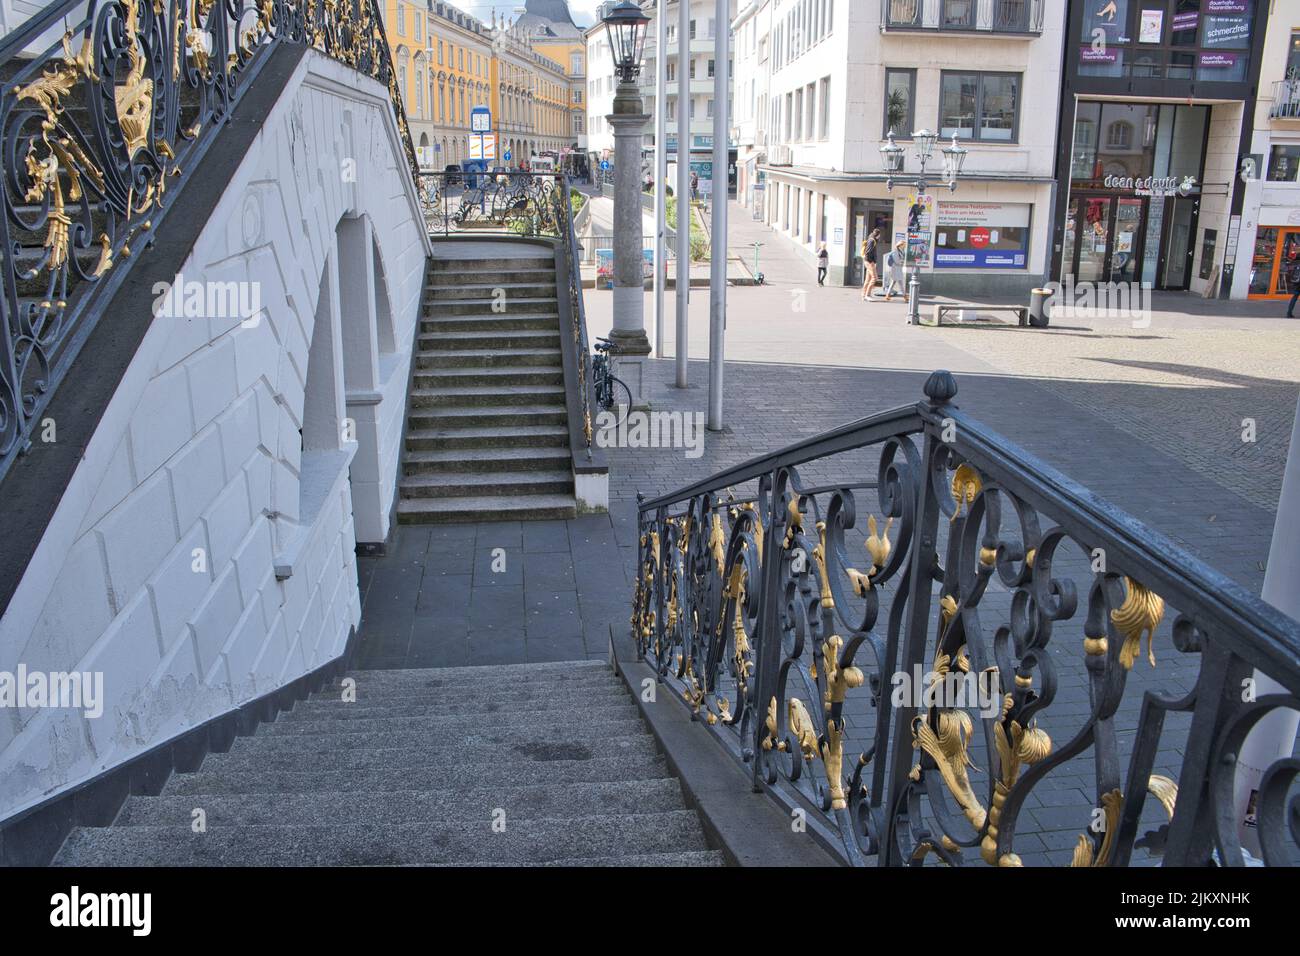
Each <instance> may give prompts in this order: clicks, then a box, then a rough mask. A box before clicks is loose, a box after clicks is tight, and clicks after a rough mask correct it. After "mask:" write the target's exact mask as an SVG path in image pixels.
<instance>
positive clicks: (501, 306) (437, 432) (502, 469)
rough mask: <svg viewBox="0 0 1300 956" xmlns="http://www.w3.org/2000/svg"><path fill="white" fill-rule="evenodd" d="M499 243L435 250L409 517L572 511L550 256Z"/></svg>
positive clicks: (418, 380) (415, 399)
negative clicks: (461, 253) (492, 247)
mask: <svg viewBox="0 0 1300 956" xmlns="http://www.w3.org/2000/svg"><path fill="white" fill-rule="evenodd" d="M492 245H493V246H495V250H493V249H489V248H485V244H474V243H456V244H452V245H450V246H447V247H446V250H450V251H446V250H444V249H440V250H439V252H438V253H437V254H436V255H435V257H434V258H432V259H431V260H430V261H429V267H428V279H427V283H426V286H425V303H424V313H423V315H422V316H421V318H420V336H419V341H418V343H417V353H416V360H415V361H416V368H415V378H414V385H413V389H412V392H411V400H410V404H409V410H408V414H409V423H408V430H407V435H406V448H405V456H404V458H403V465H402V476H401V479H400V483H399V500H398V505H397V515H398V520H399V521H401V522H404V523H410V524H422V523H431V522H443V521H490V520H498V519H527V518H539V519H540V518H571V517H573V516H574V515H575V514H576V513H577V507H576V503H575V499H574V490H573V469H572V458H571V453H570V448H569V432H568V426H567V421H568V416H567V412H566V408H565V404H564V396H565V392H564V369H563V366H562V364H561V362H562V359H561V355H560V344H561V339H560V318H559V311H558V303H557V301H556V283H555V259H554V257H553V255H549V254H546V250H545V249H543V248H542V247H540V246H529V245H524V244H522V243H493V244H492ZM458 251H460V252H463V253H464V257H459V256H457V255H455V253H456V252H458ZM506 253H510V254H506ZM494 256H495V258H494ZM485 257H486V258H485Z"/></svg>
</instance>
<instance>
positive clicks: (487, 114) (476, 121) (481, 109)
mask: <svg viewBox="0 0 1300 956" xmlns="http://www.w3.org/2000/svg"><path fill="white" fill-rule="evenodd" d="M469 131H470V132H471V133H490V132H492V111H491V110H490V109H488V108H487V107H486V106H476V107H474V108H473V109H472V110H470V111H469Z"/></svg>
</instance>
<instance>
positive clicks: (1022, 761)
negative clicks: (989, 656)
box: [980, 694, 1052, 866]
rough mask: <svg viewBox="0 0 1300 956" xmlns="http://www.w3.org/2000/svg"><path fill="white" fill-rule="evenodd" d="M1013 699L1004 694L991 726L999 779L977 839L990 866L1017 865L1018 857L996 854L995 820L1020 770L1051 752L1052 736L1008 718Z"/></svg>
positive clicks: (996, 828) (983, 857)
mask: <svg viewBox="0 0 1300 956" xmlns="http://www.w3.org/2000/svg"><path fill="white" fill-rule="evenodd" d="M1012 704H1013V698H1012V696H1011V695H1010V694H1007V695H1006V696H1005V697H1004V698H1003V702H1002V719H1001V720H999V721H998V722H997V723H996V724H995V725H994V727H993V744H994V747H995V748H996V749H997V752H998V779H997V781H996V782H995V783H994V786H993V801H992V803H991V804H990V805H989V812H988V824H989V828H988V831H987V832H986V833H985V834H984V838H983V840H982V841H981V842H980V857H981V858H982V859H983V860H984V862H985V863H987V864H989V866H993V865H994V864H996V865H998V866H1020V865H1021V864H1020V857H1019V856H1017V855H1016V854H1014V853H1004V854H1003V855H1002V857H1001V858H999V857H998V855H997V852H998V821H999V820H1000V819H1001V817H1002V806H1003V804H1005V803H1006V802H1007V794H1009V793H1010V792H1011V788H1012V787H1014V786H1015V785H1016V781H1017V780H1018V779H1020V769H1021V767H1022V766H1025V765H1028V764H1035V763H1038V762H1039V761H1040V760H1043V759H1045V758H1046V757H1047V756H1048V754H1050V753H1051V752H1052V738H1051V737H1049V736H1048V735H1047V733H1046V732H1045V731H1042V730H1039V729H1038V728H1037V727H1035V726H1032V725H1031V726H1030V727H1028V728H1026V727H1022V726H1021V725H1020V723H1019V722H1018V721H1015V720H1012V721H1008V720H1007V714H1008V713H1009V712H1010V710H1011V707H1012Z"/></svg>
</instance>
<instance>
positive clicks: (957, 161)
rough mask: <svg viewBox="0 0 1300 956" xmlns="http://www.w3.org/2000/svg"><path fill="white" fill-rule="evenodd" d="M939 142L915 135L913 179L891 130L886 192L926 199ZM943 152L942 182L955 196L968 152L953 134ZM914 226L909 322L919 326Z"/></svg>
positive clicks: (885, 155) (925, 133)
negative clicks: (901, 190)
mask: <svg viewBox="0 0 1300 956" xmlns="http://www.w3.org/2000/svg"><path fill="white" fill-rule="evenodd" d="M938 141H939V135H938V134H937V133H932V132H930V131H929V130H928V129H922V130H917V131H916V132H914V133H912V144H913V145H914V146H915V147H916V158H917V159H918V160H920V163H921V172H920V173H919V174H918V175H917V176H915V177H911V176H908V175H906V174H905V173H904V171H903V167H904V164H905V162H906V159H907V156H906V153H907V151H906V150H905V149H904V148H903V147H902V146H899V145H898V144H897V143H896V142H894V131H893V130H892V129H891V130H890V131H889V135H888V137H887V139H886V142H885V144H884V145H883V146H881V147H880V156H881V158H882V159H883V160H884V164H885V173H886V174H887V175H888V177H889V178H888V179H886V180H885V188H886V189H888V190H889V191H890V192H893V190H894V186H895V185H904V186H908V187H910V188H911V189H912V190H914V192H915V194H916V198H917V200H918V201H920V200H921V197H922V196H925V195H926V193H927V191H928V190H929V188H930V182H929V180H928V179H927V178H926V171H925V170H926V166H928V165H929V163H930V160H931V159H932V158H933V156H934V146H935V143H937V142H938ZM941 152H942V153H943V182H945V183H947V185H948V189H949V191H952V192H955V191H956V189H957V180H958V178H960V176H961V171H962V167H963V166H964V165H965V164H966V154H967V150H966V149H964V148H963V147H962V146H961V144H960V143H958V142H957V134H955V133H954V134H953V137H952V143H951V145H948V146H945V147H944V148H943V149H942V150H941ZM911 225H912V224H911V223H910V222H909V223H908V253H907V261H908V263H909V264H910V265H911V276H910V278H909V279H908V283H907V321H908V322H909V323H910V324H912V325H920V324H921V299H920V290H921V280H920V271H921V270H920V268H919V266H918V265H917V264H916V262H915V261H913V259H912V250H911V245H912V243H911V233H912V228H911Z"/></svg>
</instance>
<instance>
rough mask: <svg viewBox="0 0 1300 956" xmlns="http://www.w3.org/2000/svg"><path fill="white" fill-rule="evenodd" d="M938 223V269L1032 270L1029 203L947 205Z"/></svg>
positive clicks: (938, 218)
mask: <svg viewBox="0 0 1300 956" xmlns="http://www.w3.org/2000/svg"><path fill="white" fill-rule="evenodd" d="M937 220H938V234H937V235H936V236H935V243H934V265H935V268H938V269H1025V268H1028V266H1029V221H1030V206H1029V204H1028V203H984V202H944V203H940V204H939V212H938V216H937Z"/></svg>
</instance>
